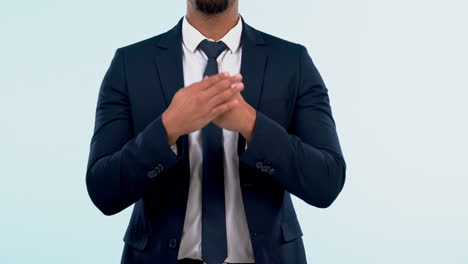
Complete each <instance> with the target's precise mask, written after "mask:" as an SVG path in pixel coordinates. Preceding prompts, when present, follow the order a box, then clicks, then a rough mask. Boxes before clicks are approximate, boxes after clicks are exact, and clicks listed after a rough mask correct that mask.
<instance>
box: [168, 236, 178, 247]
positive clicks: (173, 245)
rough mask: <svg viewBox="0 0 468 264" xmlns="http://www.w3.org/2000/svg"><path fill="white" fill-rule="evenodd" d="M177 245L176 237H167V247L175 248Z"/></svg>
mask: <svg viewBox="0 0 468 264" xmlns="http://www.w3.org/2000/svg"><path fill="white" fill-rule="evenodd" d="M176 246H177V239H175V238H171V239H169V247H170V248H175V247H176Z"/></svg>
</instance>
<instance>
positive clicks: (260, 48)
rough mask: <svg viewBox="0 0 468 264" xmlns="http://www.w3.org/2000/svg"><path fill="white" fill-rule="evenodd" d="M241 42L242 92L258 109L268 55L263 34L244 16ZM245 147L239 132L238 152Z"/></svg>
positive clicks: (250, 103)
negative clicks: (246, 21)
mask: <svg viewBox="0 0 468 264" xmlns="http://www.w3.org/2000/svg"><path fill="white" fill-rule="evenodd" d="M241 43H242V59H241V74H242V77H243V83H244V86H245V88H244V90H243V91H242V92H241V94H242V97H243V98H244V100H245V101H246V102H247V103H248V104H249V105H251V106H252V107H253V108H255V109H258V106H259V100H260V95H261V92H262V87H263V77H264V74H265V68H266V64H267V59H268V55H267V53H266V49H265V47H264V45H265V42H264V39H263V37H262V35H261V34H260V33H259V32H258V31H256V30H255V29H254V28H252V27H250V26H249V25H248V24H247V23H245V21H244V19H243V18H242V37H241ZM244 149H245V138H244V137H243V136H242V135H241V134H240V133H239V141H238V144H237V152H238V154H239V155H240V154H241V153H242V152H243V151H244Z"/></svg>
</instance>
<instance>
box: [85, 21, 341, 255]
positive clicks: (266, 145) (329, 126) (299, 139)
mask: <svg viewBox="0 0 468 264" xmlns="http://www.w3.org/2000/svg"><path fill="white" fill-rule="evenodd" d="M242 23H243V32H242V37H241V42H242V61H241V74H242V75H243V82H244V85H245V89H244V90H243V91H242V92H241V94H242V96H243V97H244V99H245V101H246V102H247V103H249V104H250V105H251V106H252V107H254V108H255V109H256V110H257V118H256V121H255V129H254V132H253V136H252V138H251V141H250V142H249V145H248V148H247V150H245V151H244V148H245V139H244V138H243V137H242V135H241V134H239V144H238V151H239V175H240V184H241V190H242V198H243V202H244V208H245V213H246V217H247V222H248V229H249V232H250V238H251V241H252V247H253V251H254V257H255V262H256V263H258V264H275V263H287V264H303V263H306V257H305V250H304V246H303V241H302V235H303V233H302V231H301V227H300V224H299V222H298V219H297V216H296V212H295V209H294V207H293V204H292V202H291V195H290V194H293V195H295V196H297V197H299V198H300V199H302V200H303V201H305V202H306V203H308V204H310V205H312V206H315V207H319V208H326V207H328V206H330V204H332V202H333V201H334V200H335V199H336V197H337V196H338V194H339V193H340V192H341V189H342V187H343V184H344V182H345V171H346V164H345V161H344V157H343V154H342V151H341V148H340V144H339V140H338V135H337V132H336V127H335V121H334V119H333V117H332V111H331V107H330V103H329V97H328V90H327V88H326V87H325V85H324V82H323V80H322V78H321V76H320V75H319V72H318V71H317V69H316V67H315V66H314V64H313V62H312V59H311V58H310V56H309V54H308V52H307V50H306V48H305V47H304V46H302V45H300V44H296V43H292V42H289V41H286V40H283V39H280V38H278V37H275V36H272V35H269V34H266V33H264V32H261V31H258V30H256V29H254V28H253V27H251V26H249V25H248V24H246V23H245V21H244V20H243V19H242ZM181 25H182V19H180V20H179V23H178V24H177V25H176V26H175V27H173V28H172V29H170V30H169V31H167V32H165V33H162V34H160V35H157V36H154V37H151V38H148V39H145V40H143V41H140V42H137V43H133V44H131V45H127V46H125V47H121V48H118V49H116V51H115V54H114V57H113V59H112V62H111V63H110V66H109V68H108V70H107V72H106V74H105V76H104V78H103V81H102V84H101V86H100V90H99V95H98V100H97V107H96V116H95V127H94V133H93V136H92V139H91V143H90V153H89V160H88V165H87V172H86V185H87V190H88V193H89V196H90V198H91V200H92V202H93V203H94V204H95V205H96V207H97V208H99V210H101V211H102V213H104V214H105V215H113V214H116V213H119V212H120V211H122V210H123V209H125V208H127V207H129V206H130V205H134V207H133V211H132V215H131V218H130V222H129V224H128V228H127V229H126V232H125V234H124V236H123V240H124V242H125V243H124V248H123V253H122V263H126V264H130V263H148V264H149V263H163V264H167V263H169V264H171V263H176V259H177V254H178V249H179V244H180V239H181V236H182V230H183V223H184V216H185V210H186V206H187V199H188V190H189V182H190V168H189V156H188V155H189V151H188V135H187V134H186V135H183V136H181V137H180V138H179V139H178V140H177V151H178V153H177V155H176V154H175V153H174V152H173V151H172V149H171V147H170V145H169V142H168V140H167V137H166V134H165V130H164V127H163V123H162V120H161V114H162V113H163V112H164V111H165V110H166V108H167V107H168V106H169V104H170V102H171V100H172V98H173V96H174V93H175V92H176V91H177V90H178V89H180V88H181V87H183V86H184V80H183V68H182V49H181V45H182V44H181V38H182V33H181Z"/></svg>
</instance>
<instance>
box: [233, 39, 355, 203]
mask: <svg viewBox="0 0 468 264" xmlns="http://www.w3.org/2000/svg"><path fill="white" fill-rule="evenodd" d="M299 47H300V52H299V53H300V55H299V57H300V59H299V61H300V67H299V69H300V70H299V76H300V77H299V80H298V92H297V97H296V103H295V109H294V114H293V119H292V123H291V126H292V127H291V133H288V131H287V130H286V129H285V128H284V127H283V126H281V125H279V124H278V123H277V122H275V121H274V120H272V119H271V118H269V117H268V116H266V115H265V114H263V113H262V112H260V111H257V118H256V121H255V127H254V132H253V135H252V137H251V140H250V142H249V148H248V149H247V150H245V151H244V152H242V153H241V155H239V160H240V161H241V162H243V163H245V164H247V165H248V166H250V167H252V168H255V169H258V170H260V171H261V174H262V175H264V176H265V177H272V178H273V180H275V181H276V182H277V183H279V184H280V185H282V186H283V187H284V189H285V190H287V191H288V192H290V193H292V194H294V195H296V196H297V197H299V198H300V199H302V200H303V201H305V202H307V203H308V204H310V205H314V206H317V207H320V208H326V207H328V206H330V205H331V204H332V202H333V201H334V200H335V199H336V197H337V196H338V194H339V193H340V192H341V189H342V188H343V185H344V182H345V172H346V163H345V160H344V157H343V154H342V151H341V147H340V144H339V140H338V135H337V132H336V127H335V121H334V119H333V116H332V111H331V107H330V102H329V97H328V90H327V88H326V87H325V84H324V82H323V80H322V78H321V76H320V74H319V72H318V70H317V69H316V67H315V65H314V64H313V62H312V59H311V58H310V56H309V54H308V52H307V49H306V48H305V47H304V46H302V45H299ZM272 140H274V142H275V144H271V142H272ZM260 162H261V163H260ZM264 165H265V166H269V167H270V169H269V170H264V169H263V167H264ZM271 169H273V170H271Z"/></svg>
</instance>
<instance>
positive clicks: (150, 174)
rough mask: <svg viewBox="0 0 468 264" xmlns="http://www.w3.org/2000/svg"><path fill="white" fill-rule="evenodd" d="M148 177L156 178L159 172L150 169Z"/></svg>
mask: <svg viewBox="0 0 468 264" xmlns="http://www.w3.org/2000/svg"><path fill="white" fill-rule="evenodd" d="M146 175H147V176H148V178H154V177H156V175H157V173H156V171H154V170H150V171H149V172H148V173H147V174H146Z"/></svg>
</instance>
